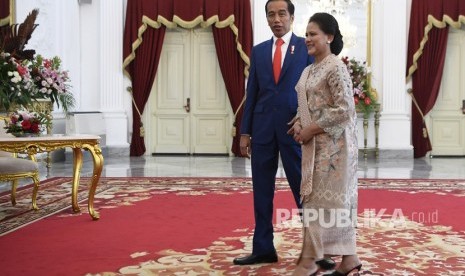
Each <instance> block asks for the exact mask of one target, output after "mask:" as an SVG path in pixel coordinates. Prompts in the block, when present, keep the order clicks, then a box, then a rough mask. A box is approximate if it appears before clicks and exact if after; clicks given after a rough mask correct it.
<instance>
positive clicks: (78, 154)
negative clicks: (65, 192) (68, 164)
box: [71, 148, 82, 213]
mask: <svg viewBox="0 0 465 276" xmlns="http://www.w3.org/2000/svg"><path fill="white" fill-rule="evenodd" d="M73 164H74V165H73V188H72V192H71V193H72V194H71V204H72V206H73V211H74V212H75V213H78V212H79V211H80V209H79V204H78V202H77V194H78V188H79V179H80V176H81V168H82V151H81V149H80V148H73Z"/></svg>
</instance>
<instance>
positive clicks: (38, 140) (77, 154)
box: [0, 135, 103, 220]
mask: <svg viewBox="0 0 465 276" xmlns="http://www.w3.org/2000/svg"><path fill="white" fill-rule="evenodd" d="M99 142H100V136H95V135H72V136H60V135H48V136H39V137H21V138H18V137H6V136H2V137H0V150H3V151H7V152H12V153H17V152H24V153H27V154H29V155H35V154H37V153H41V152H50V151H53V150H57V149H63V148H71V149H72V150H73V160H74V164H73V187H72V193H71V199H72V207H73V211H74V212H76V213H77V212H80V209H79V205H78V202H77V192H78V187H79V178H80V174H81V168H82V150H83V149H84V150H87V151H89V152H90V154H91V155H92V159H93V162H94V170H93V173H92V180H91V186H90V188H89V198H88V209H89V214H90V216H91V217H92V219H93V220H98V219H99V214H98V213H97V212H96V211H95V210H94V196H95V190H96V189H97V184H98V181H99V179H100V175H101V173H102V169H103V156H102V151H101V149H100V146H99Z"/></svg>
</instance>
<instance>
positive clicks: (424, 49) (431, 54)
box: [407, 0, 465, 158]
mask: <svg viewBox="0 0 465 276" xmlns="http://www.w3.org/2000/svg"><path fill="white" fill-rule="evenodd" d="M460 15H462V17H463V16H464V15H465V1H463V0H412V9H411V14H410V30H409V41H408V53H407V79H409V78H412V96H413V99H414V104H413V105H412V144H413V150H414V157H415V158H418V157H423V156H425V155H426V153H427V152H428V151H430V150H431V149H432V147H431V141H430V139H429V136H428V133H427V130H426V125H425V122H424V118H423V115H426V114H427V113H428V112H429V111H430V110H431V109H432V108H433V106H434V103H435V102H436V99H437V96H438V93H439V88H440V85H441V79H442V72H443V68H444V61H445V56H446V49H447V37H448V32H449V29H448V25H452V26H454V27H460V25H461V23H460V18H459V16H460ZM415 102H416V104H415Z"/></svg>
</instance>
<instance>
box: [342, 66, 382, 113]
mask: <svg viewBox="0 0 465 276" xmlns="http://www.w3.org/2000/svg"><path fill="white" fill-rule="evenodd" d="M342 61H343V62H344V64H345V65H346V66H347V70H348V71H349V74H350V77H351V79H352V86H353V89H354V102H355V107H356V109H357V112H361V113H363V114H364V116H366V117H367V116H369V115H370V113H371V112H373V110H374V108H375V106H376V105H377V104H378V93H377V92H376V89H374V88H371V87H370V85H369V83H368V72H367V68H366V63H365V62H363V63H362V62H360V61H357V60H356V59H354V58H352V59H349V57H343V58H342Z"/></svg>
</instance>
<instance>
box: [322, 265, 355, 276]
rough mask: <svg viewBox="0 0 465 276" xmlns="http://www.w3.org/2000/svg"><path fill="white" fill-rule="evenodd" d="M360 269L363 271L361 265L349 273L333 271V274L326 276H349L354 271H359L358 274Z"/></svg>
mask: <svg viewBox="0 0 465 276" xmlns="http://www.w3.org/2000/svg"><path fill="white" fill-rule="evenodd" d="M360 269H362V264H359V265H358V266H356V267H354V268H352V269H351V270H349V271H347V272H345V273H344V272H339V271H337V270H335V271H333V272H332V273H330V274H325V276H347V275H349V274H350V273H351V272H352V271H354V270H357V272H359V271H360Z"/></svg>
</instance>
